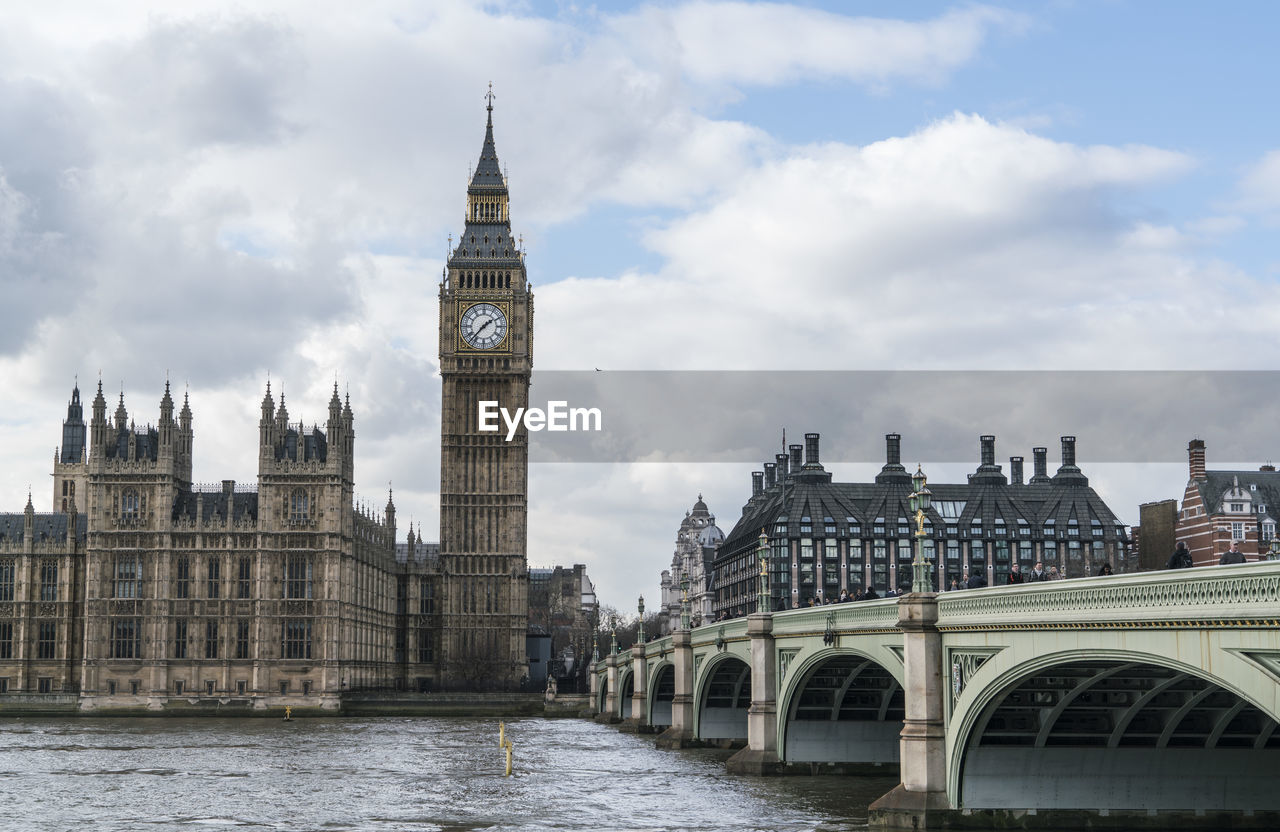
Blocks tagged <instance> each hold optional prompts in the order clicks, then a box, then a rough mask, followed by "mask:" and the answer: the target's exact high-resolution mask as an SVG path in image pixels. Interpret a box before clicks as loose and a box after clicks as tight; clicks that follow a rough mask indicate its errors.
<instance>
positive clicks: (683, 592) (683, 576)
mask: <svg viewBox="0 0 1280 832" xmlns="http://www.w3.org/2000/svg"><path fill="white" fill-rule="evenodd" d="M680 629H682V630H687V629H689V573H688V572H682V573H680Z"/></svg>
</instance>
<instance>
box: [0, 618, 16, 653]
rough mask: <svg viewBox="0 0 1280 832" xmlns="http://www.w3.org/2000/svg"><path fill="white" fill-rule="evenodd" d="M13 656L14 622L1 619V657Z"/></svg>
mask: <svg viewBox="0 0 1280 832" xmlns="http://www.w3.org/2000/svg"><path fill="white" fill-rule="evenodd" d="M12 658H13V622H12V621H0V659H12Z"/></svg>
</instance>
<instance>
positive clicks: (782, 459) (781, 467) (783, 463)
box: [774, 454, 791, 485]
mask: <svg viewBox="0 0 1280 832" xmlns="http://www.w3.org/2000/svg"><path fill="white" fill-rule="evenodd" d="M774 459H776V460H777V461H778V484H779V485H781V484H782V481H783V480H785V479H786V478H787V474H789V473H790V472H791V468H790V467H789V466H788V464H787V463H788V462H789V461H790V460H791V457H789V456H787V455H786V454H777V455H775V456H774Z"/></svg>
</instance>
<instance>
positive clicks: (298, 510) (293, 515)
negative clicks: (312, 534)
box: [289, 488, 310, 523]
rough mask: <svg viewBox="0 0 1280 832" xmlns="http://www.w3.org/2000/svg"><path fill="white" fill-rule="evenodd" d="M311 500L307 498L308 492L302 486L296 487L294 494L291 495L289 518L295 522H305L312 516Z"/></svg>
mask: <svg viewBox="0 0 1280 832" xmlns="http://www.w3.org/2000/svg"><path fill="white" fill-rule="evenodd" d="M309 509H310V501H309V500H308V499H307V492H306V491H304V490H303V489H301V488H295V489H294V490H293V494H291V495H289V519H290V520H291V521H293V522H294V523H304V522H306V520H307V518H308V517H309V516H310V512H309Z"/></svg>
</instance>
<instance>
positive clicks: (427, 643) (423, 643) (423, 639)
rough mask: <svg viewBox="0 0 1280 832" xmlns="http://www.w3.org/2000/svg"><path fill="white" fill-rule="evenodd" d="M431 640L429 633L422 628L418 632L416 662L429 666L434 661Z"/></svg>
mask: <svg viewBox="0 0 1280 832" xmlns="http://www.w3.org/2000/svg"><path fill="white" fill-rule="evenodd" d="M433 647H434V645H433V644H432V640H431V631H430V630H428V629H426V628H425V627H424V628H421V629H419V630H418V661H419V662H420V663H422V664H429V663H431V662H433V661H435V650H434V649H433Z"/></svg>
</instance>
